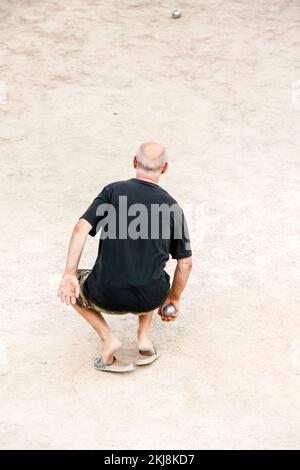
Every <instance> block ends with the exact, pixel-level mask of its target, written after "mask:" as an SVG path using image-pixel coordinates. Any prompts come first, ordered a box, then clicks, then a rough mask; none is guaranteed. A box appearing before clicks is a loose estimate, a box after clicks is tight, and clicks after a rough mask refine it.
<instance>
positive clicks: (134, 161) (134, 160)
mask: <svg viewBox="0 0 300 470" xmlns="http://www.w3.org/2000/svg"><path fill="white" fill-rule="evenodd" d="M133 168H135V169H136V168H137V159H136V156H134V157H133Z"/></svg>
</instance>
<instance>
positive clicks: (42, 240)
mask: <svg viewBox="0 0 300 470" xmlns="http://www.w3.org/2000/svg"><path fill="white" fill-rule="evenodd" d="M178 5H179V6H180V7H181V8H182V10H183V16H182V18H181V19H180V20H172V19H170V11H171V10H172V9H173V8H174V7H176V6H178ZM0 24H1V29H0V40H1V42H0V44H1V46H0V67H1V69H0V72H1V75H0V80H1V82H0V85H1V87H0V102H1V104H0V119H1V125H0V143H1V157H0V158H1V214H2V229H1V234H0V237H1V262H2V268H1V273H0V286H1V294H0V295H1V299H0V301H1V302H0V304H1V318H0V333H1V337H0V374H1V375H0V384H1V389H0V401H1V405H0V408H1V409H0V428H1V430H0V447H1V448H8V449H16V448H21V449H32V448H35V449H67V448H69V449H80V448H82V449H91V448H99V449H105V448H106V449H118V448H125V449H137V448H146V449H155V448H157V449H163V448H165V449H173V448H180V449H184V448H185V449H190V448H208V449H213V448H226V449H232V448H233V449H240V448H244V449H247V448H253V449H263V448H269V449H271V448H272V449H278V448H297V447H299V446H300V400H299V385H300V317H299V300H300V292H299V284H298V281H299V264H298V266H297V258H298V259H299V254H300V253H299V228H300V223H299V220H300V217H299V216H300V211H299V206H300V193H299V143H300V126H299V116H300V114H299V113H300V62H299V58H300V55H299V54H300V43H299V26H300V2H299V1H297V0H289V1H287V0H276V1H273V2H270V1H267V0H259V1H250V0H240V1H238V0H228V1H226V2H224V1H220V0H210V1H204V0H199V1H197V0H190V1H188V0H186V1H184V0H182V1H178V3H177V4H175V3H174V1H173V0H164V1H159V0H151V1H150V0H148V1H147V0H144V1H142V0H141V1H138V0H122V1H116V0H112V1H109V2H108V1H104V0H102V1H100V0H99V1H96V0H94V1H92V0H85V1H83V0H70V1H68V2H65V1H63V0H56V1H55V0H44V1H43V2H41V1H38V0H27V1H26V0H24V1H17V0H14V1H13V0H11V1H8V0H2V1H1V6H0ZM150 139H155V140H158V141H162V142H164V143H165V144H166V145H167V147H168V151H169V156H170V160H171V163H170V170H169V172H168V174H167V175H165V176H164V177H163V180H162V185H163V186H164V187H165V188H166V189H167V190H168V191H170V192H171V193H172V194H173V195H174V197H176V198H177V199H178V200H179V201H180V203H181V204H182V205H183V206H185V205H188V206H189V222H190V225H191V228H192V243H193V249H194V260H195V261H194V271H193V273H192V277H191V281H190V283H189V286H188V288H187V289H186V291H185V293H184V297H183V300H182V316H181V318H180V319H179V320H178V321H177V322H174V323H173V324H170V325H169V324H164V323H162V322H161V321H159V318H156V319H155V325H154V326H155V335H154V336H155V343H156V344H157V345H159V346H160V348H161V350H162V357H161V359H160V361H159V362H157V363H155V364H154V365H153V366H151V367H149V368H145V369H143V370H137V371H135V372H134V373H132V374H131V375H123V376H117V375H109V374H101V373H98V372H96V371H94V370H93V369H92V368H91V367H90V363H91V360H92V359H93V357H94V356H95V355H97V353H98V352H99V350H100V345H99V341H98V339H97V337H96V336H95V334H94V333H93V331H91V330H90V329H89V327H88V325H86V324H85V323H84V322H83V320H82V319H81V318H79V317H78V316H77V315H76V314H75V313H74V312H73V310H72V309H71V308H67V307H65V306H63V305H61V304H60V303H59V302H58V301H57V298H56V288H57V285H58V283H59V281H60V278H61V274H62V271H63V268H64V262H65V255H66V248H67V243H68V238H69V234H70V230H71V228H72V225H73V224H74V222H75V221H76V219H77V217H78V216H79V215H80V214H81V213H82V212H83V211H84V210H85V208H86V207H87V205H88V204H89V203H90V201H91V200H92V199H93V197H94V196H95V195H96V194H98V192H99V191H100V190H101V189H102V187H103V186H104V185H106V184H108V183H109V182H111V181H114V180H118V179H123V178H129V177H131V176H133V172H132V169H131V155H132V154H133V153H134V151H135V148H136V147H137V145H138V144H139V143H140V142H142V141H145V140H150ZM96 252H97V240H95V239H90V240H89V241H88V245H87V248H86V250H85V252H84V255H83V258H82V262H81V266H82V267H89V266H91V265H92V262H93V260H94V257H95V254H96ZM172 269H173V266H172V265H171V266H170V267H169V270H170V272H172ZM135 322H136V319H135V318H134V317H133V316H127V317H123V318H121V319H118V318H111V325H112V326H113V328H114V330H115V331H116V332H117V333H118V334H119V336H120V338H121V339H122V341H123V343H124V350H123V353H122V357H123V358H125V359H132V358H134V356H135V354H136V344H135V327H136V325H135Z"/></svg>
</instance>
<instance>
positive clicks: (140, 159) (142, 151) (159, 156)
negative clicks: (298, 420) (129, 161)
mask: <svg viewBox="0 0 300 470" xmlns="http://www.w3.org/2000/svg"><path fill="white" fill-rule="evenodd" d="M136 160H137V165H138V168H140V169H142V170H144V171H152V172H160V171H161V170H162V168H163V167H164V166H165V164H166V162H167V157H166V149H165V147H164V146H163V145H162V144H158V143H157V142H145V143H143V144H142V145H140V147H139V148H138V149H137V151H136Z"/></svg>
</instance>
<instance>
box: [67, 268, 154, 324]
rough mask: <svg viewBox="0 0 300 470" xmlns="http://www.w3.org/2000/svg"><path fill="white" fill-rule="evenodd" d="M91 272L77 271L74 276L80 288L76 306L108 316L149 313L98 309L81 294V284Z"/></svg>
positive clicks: (86, 270) (97, 306) (85, 270)
mask: <svg viewBox="0 0 300 470" xmlns="http://www.w3.org/2000/svg"><path fill="white" fill-rule="evenodd" d="M91 272H92V270H91V269H78V270H77V273H76V276H77V279H78V281H79V286H80V294H79V297H78V299H76V304H77V305H78V306H79V307H83V308H90V309H91V310H94V311H95V312H98V313H101V312H102V313H108V314H110V315H125V314H126V313H133V314H134V315H145V314H146V313H150V312H139V313H137V312H128V311H125V310H124V311H117V310H116V311H114V310H108V309H107V308H104V307H100V306H99V305H96V304H94V303H93V302H92V300H91V299H89V298H88V297H86V296H85V295H84V293H83V284H84V283H85V281H86V280H87V278H88V276H89V275H90V274H91Z"/></svg>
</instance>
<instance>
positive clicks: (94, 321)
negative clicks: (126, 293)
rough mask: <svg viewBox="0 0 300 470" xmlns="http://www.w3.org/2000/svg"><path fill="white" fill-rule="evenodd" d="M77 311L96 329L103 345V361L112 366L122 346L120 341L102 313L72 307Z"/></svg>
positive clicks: (75, 306)
mask: <svg viewBox="0 0 300 470" xmlns="http://www.w3.org/2000/svg"><path fill="white" fill-rule="evenodd" d="M72 307H74V308H75V310H76V311H77V312H78V313H79V314H80V315H81V316H82V317H83V318H84V319H85V320H86V321H87V322H88V323H89V324H90V325H91V326H92V327H93V328H94V330H95V331H96V333H97V334H98V335H99V336H100V338H101V340H102V343H103V350H102V359H103V361H104V363H105V364H106V365H109V364H112V362H113V360H114V358H113V356H114V353H115V352H116V351H118V349H120V347H121V346H122V344H121V342H120V341H119V339H118V338H117V337H116V336H115V335H114V334H113V333H112V331H111V329H110V327H109V325H108V323H107V322H106V321H105V319H104V317H103V316H102V315H101V313H98V312H95V310H92V309H89V308H83V307H79V306H78V305H76V304H75V305H72Z"/></svg>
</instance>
